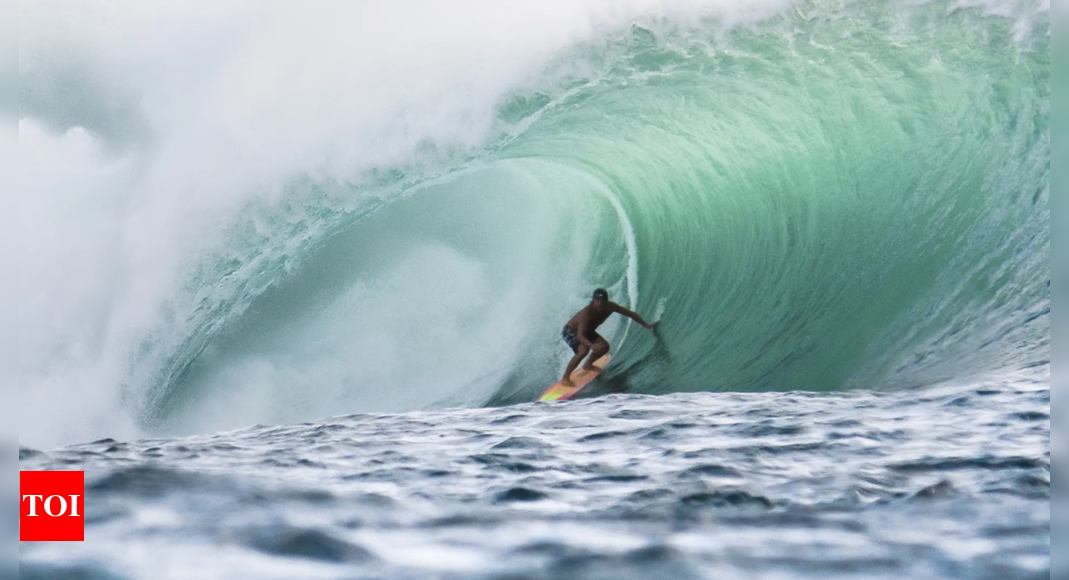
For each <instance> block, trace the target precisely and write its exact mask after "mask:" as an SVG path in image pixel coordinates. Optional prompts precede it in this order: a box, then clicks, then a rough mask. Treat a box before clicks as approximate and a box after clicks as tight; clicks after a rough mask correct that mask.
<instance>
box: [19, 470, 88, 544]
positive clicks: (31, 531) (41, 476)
mask: <svg viewBox="0 0 1069 580" xmlns="http://www.w3.org/2000/svg"><path fill="white" fill-rule="evenodd" d="M84 498H85V472H84V471H20V472H19V499H20V503H21V504H22V509H21V511H20V513H19V541H20V542H56V541H59V542H62V541H75V542H81V541H84V540H85V502H84V501H83V500H84Z"/></svg>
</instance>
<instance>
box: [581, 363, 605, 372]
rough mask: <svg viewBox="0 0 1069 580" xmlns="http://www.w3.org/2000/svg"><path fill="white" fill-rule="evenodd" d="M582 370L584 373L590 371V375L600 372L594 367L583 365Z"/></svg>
mask: <svg viewBox="0 0 1069 580" xmlns="http://www.w3.org/2000/svg"><path fill="white" fill-rule="evenodd" d="M583 370H584V371H590V372H592V373H596V372H598V371H600V370H601V369H599V368H598V367H596V366H594V365H585V366H584V367H583Z"/></svg>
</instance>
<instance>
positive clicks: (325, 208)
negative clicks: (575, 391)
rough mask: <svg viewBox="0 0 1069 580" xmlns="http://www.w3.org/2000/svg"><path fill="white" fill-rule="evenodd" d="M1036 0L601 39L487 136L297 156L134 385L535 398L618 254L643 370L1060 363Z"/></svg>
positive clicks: (823, 382) (682, 374) (811, 9)
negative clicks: (339, 165)
mask: <svg viewBox="0 0 1069 580" xmlns="http://www.w3.org/2000/svg"><path fill="white" fill-rule="evenodd" d="M1030 7H1031V5H1030V4H1027V3H1022V4H1020V5H1014V7H1013V10H1011V11H1010V12H1014V11H1016V14H1015V15H1014V14H1010V15H1006V14H1001V15H1000V14H993V13H991V11H989V10H986V9H984V8H982V7H973V8H960V7H959V8H955V7H954V5H952V4H949V3H945V2H933V3H928V4H924V5H921V6H900V5H897V4H888V3H883V2H845V3H843V2H812V3H805V4H801V5H798V6H795V7H794V8H792V9H790V10H787V11H785V12H783V13H782V14H780V15H778V16H775V17H773V18H770V19H766V20H764V21H762V22H760V23H758V24H753V25H747V26H738V27H734V28H726V27H724V26H722V25H721V24H720V23H718V22H717V21H701V22H699V23H697V24H694V23H692V24H689V25H687V26H683V25H680V24H678V23H672V22H670V21H667V20H661V19H658V18H647V19H645V20H643V21H639V22H637V23H636V24H634V25H633V26H632V27H631V28H630V29H628V30H620V31H617V32H615V33H613V34H612V35H608V36H606V37H604V38H600V39H598V40H597V41H596V42H589V43H585V44H582V45H578V46H573V47H571V48H569V49H567V50H565V51H563V52H562V53H560V54H559V55H558V56H557V57H556V58H555V60H553V61H552V62H550V63H548V64H547V65H546V67H545V69H544V72H543V73H542V76H541V77H539V78H538V79H535V80H533V81H531V83H530V86H529V87H528V88H525V89H522V90H516V91H513V93H512V94H511V95H510V96H508V97H507V98H506V99H505V100H504V101H502V102H501V103H500V105H499V106H498V113H497V115H498V118H497V121H496V124H495V129H494V130H492V131H491V134H490V137H489V138H488V140H487V141H486V143H485V144H484V145H482V146H481V147H480V148H476V149H474V150H464V149H462V148H458V149H455V150H451V149H448V148H443V147H438V146H435V145H434V144H431V143H428V144H427V146H426V147H425V148H424V150H422V151H421V152H420V154H419V155H418V156H417V158H416V160H415V161H413V162H412V163H410V164H407V165H404V166H397V167H383V168H376V169H374V170H372V171H369V172H367V174H366V175H365V181H364V182H362V183H361V184H359V185H354V184H352V183H339V182H336V181H329V180H328V181H324V180H316V179H314V178H311V177H301V178H294V179H292V180H290V181H289V182H287V183H288V185H287V186H286V187H287V188H288V189H287V190H288V191H289V192H290V194H289V197H288V198H287V200H286V202H285V203H283V204H274V205H271V206H264V207H260V208H259V209H257V208H256V207H253V208H250V209H249V210H248V211H247V212H246V213H245V214H243V215H244V216H245V217H242V218H238V219H236V220H235V221H234V222H233V224H232V225H231V226H230V230H228V231H230V232H231V233H230V234H229V238H228V239H229V240H230V241H229V242H228V245H227V246H226V247H224V248H220V249H218V250H216V251H214V253H211V254H210V255H208V256H207V257H205V258H203V259H201V260H200V261H199V263H198V264H197V265H196V266H195V267H194V268H193V269H192V270H191V272H192V273H191V274H190V275H189V279H188V283H187V286H188V290H186V291H183V293H179V294H178V297H177V298H176V299H175V300H174V301H173V304H172V305H171V307H172V308H174V310H175V312H174V318H173V319H171V320H170V321H169V322H168V324H167V325H166V326H165V327H161V328H160V329H159V330H158V331H157V333H156V334H154V335H153V336H151V337H149V338H148V339H146V340H145V341H144V343H143V345H142V349H141V351H140V352H141V355H140V357H135V358H134V359H133V361H132V363H131V365H132V368H133V369H134V370H133V371H132V372H131V373H130V376H129V377H128V382H127V388H126V390H127V395H126V398H127V400H128V401H132V403H131V404H133V405H134V406H135V408H136V409H137V416H138V417H140V422H141V423H142V425H143V426H146V427H149V428H150V430H151V429H153V428H162V429H165V430H171V429H179V430H189V429H192V430H200V429H210V428H216V427H225V426H239V425H244V424H249V423H253V422H276V421H288V420H300V419H308V418H312V417H318V416H323V415H325V414H330V413H333V412H337V411H344V412H364V411H403V410H410V409H418V408H425V407H431V406H443V405H444V406H481V405H487V404H495V405H496V404H503V403H512V402H521V401H527V400H531V399H533V398H534V397H535V396H536V395H537V394H538V393H539V392H541V390H542V389H544V387H545V386H546V385H547V384H549V383H551V382H552V380H554V378H555V377H556V375H557V374H559V372H560V368H561V367H562V366H563V363H564V361H565V360H566V358H567V356H566V355H567V351H566V349H565V347H564V346H563V344H562V343H560V342H559V341H557V332H558V329H559V327H560V325H561V323H562V321H563V320H566V319H567V318H568V317H569V316H570V315H571V314H572V312H573V311H574V310H575V309H578V308H579V307H581V306H582V304H583V303H584V300H585V299H586V296H587V295H588V294H589V291H590V289H591V288H593V287H596V286H606V287H609V288H610V290H611V292H612V296H613V298H614V299H615V300H617V301H619V302H621V303H623V304H625V305H628V306H630V307H632V308H634V309H635V310H637V311H638V312H639V313H641V314H643V315H644V316H646V317H647V318H651V319H657V318H659V319H661V320H662V321H663V324H662V326H661V329H662V330H661V333H660V336H659V337H657V336H654V335H652V334H649V333H646V332H645V331H643V330H642V329H640V328H638V327H637V326H628V325H627V324H624V323H623V322H620V321H615V322H613V323H610V324H609V325H607V326H606V327H604V331H605V335H606V336H607V337H608V338H609V339H610V341H611V342H613V344H614V352H615V354H616V355H617V356H616V358H615V361H616V362H615V363H614V365H613V366H612V367H610V370H609V371H607V374H606V379H608V383H609V384H611V385H612V388H613V389H614V390H626V391H628V392H635V393H652V394H662V393H670V392H681V391H721V390H735V391H767V390H777V391H787V390H812V391H829V390H839V389H851V388H875V389H895V388H902V387H909V386H916V385H924V384H932V383H937V382H940V381H946V380H959V379H961V380H964V379H967V377H969V376H973V375H976V374H977V373H984V372H987V371H999V370H1006V369H1010V370H1012V369H1017V368H1023V367H1029V366H1035V365H1044V364H1047V361H1048V359H1049V351H1050V346H1049V335H1050V314H1049V310H1050V298H1049V296H1050V294H1049V252H1050V239H1049V231H1050V210H1049V196H1050V189H1049V170H1050V169H1049V168H1050V131H1049V119H1050V94H1049V76H1050V61H1049V18H1048V16H1047V14H1046V13H1045V12H1038V13H1034V14H1033V13H1032V12H1031V11H1030ZM250 216H251V217H250ZM221 408H225V409H226V410H225V411H220V410H219V409H221ZM181 425H185V427H180V426H181ZM153 426H156V427H153Z"/></svg>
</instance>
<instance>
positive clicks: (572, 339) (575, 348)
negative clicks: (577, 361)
mask: <svg viewBox="0 0 1069 580" xmlns="http://www.w3.org/2000/svg"><path fill="white" fill-rule="evenodd" d="M560 335H561V338H563V339H564V342H565V343H566V344H567V345H568V346H569V347H571V349H572V352H575V353H578V352H579V345H581V344H583V343H581V342H579V335H578V334H576V332H575V331H574V330H572V329H571V327H569V326H568V325H567V324H565V325H564V330H561V331H560ZM586 339H587V340H589V341H590V342H591V343H595V342H597V341H598V336H597V335H594V336H587V337H586Z"/></svg>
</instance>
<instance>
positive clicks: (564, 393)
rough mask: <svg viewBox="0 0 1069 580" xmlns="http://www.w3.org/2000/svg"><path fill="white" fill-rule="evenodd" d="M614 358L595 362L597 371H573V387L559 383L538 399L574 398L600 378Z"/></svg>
mask: <svg viewBox="0 0 1069 580" xmlns="http://www.w3.org/2000/svg"><path fill="white" fill-rule="evenodd" d="M611 358H612V357H611V356H609V355H604V356H602V357H601V358H599V359H598V360H596V361H594V368H595V369H597V370H596V371H588V370H584V369H583V368H582V367H580V368H577V369H575V370H574V371H572V386H570V387H565V386H564V385H562V384H560V381H557V382H556V383H554V384H553V386H552V387H550V388H549V390H547V391H546V392H544V393H542V396H541V397H538V400H539V401H563V400H565V399H570V398H572V396H573V395H575V394H576V393H578V392H579V391H580V390H582V388H583V387H585V386H587V385H588V384H590V381H592V380H594V377H596V376H598V374H599V373H601V371H603V370H604V369H605V365H607V364H609V360H610V359H611Z"/></svg>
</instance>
